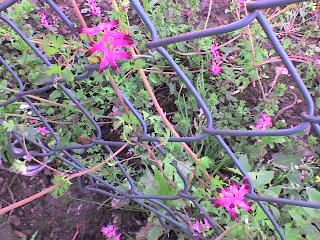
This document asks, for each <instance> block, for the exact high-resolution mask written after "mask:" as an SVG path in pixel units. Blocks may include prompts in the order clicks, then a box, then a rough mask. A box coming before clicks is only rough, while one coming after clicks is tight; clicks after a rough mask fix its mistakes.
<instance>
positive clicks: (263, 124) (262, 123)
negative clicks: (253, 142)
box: [256, 113, 272, 130]
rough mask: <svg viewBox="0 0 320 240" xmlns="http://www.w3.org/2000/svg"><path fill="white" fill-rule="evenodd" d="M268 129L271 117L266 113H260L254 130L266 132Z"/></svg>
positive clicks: (270, 124)
mask: <svg viewBox="0 0 320 240" xmlns="http://www.w3.org/2000/svg"><path fill="white" fill-rule="evenodd" d="M268 127H272V117H271V116H268V114H266V113H262V116H261V118H260V119H259V122H258V123H257V124H256V128H257V129H259V130H266V129H267V128H268Z"/></svg>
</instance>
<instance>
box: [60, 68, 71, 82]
mask: <svg viewBox="0 0 320 240" xmlns="http://www.w3.org/2000/svg"><path fill="white" fill-rule="evenodd" d="M62 77H63V78H66V79H67V81H68V82H72V81H73V80H74V75H73V73H72V72H71V70H70V69H69V68H65V69H63V70H62Z"/></svg>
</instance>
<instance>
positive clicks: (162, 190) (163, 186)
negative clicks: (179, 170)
mask: <svg viewBox="0 0 320 240" xmlns="http://www.w3.org/2000/svg"><path fill="white" fill-rule="evenodd" d="M153 171H154V177H153V179H154V182H155V183H156V185H157V190H156V193H157V194H159V195H175V194H176V193H177V192H178V190H177V189H173V188H171V187H170V186H169V184H168V182H167V180H166V178H165V177H164V176H163V175H162V173H161V172H160V171H159V170H158V169H157V168H154V169H153Z"/></svg>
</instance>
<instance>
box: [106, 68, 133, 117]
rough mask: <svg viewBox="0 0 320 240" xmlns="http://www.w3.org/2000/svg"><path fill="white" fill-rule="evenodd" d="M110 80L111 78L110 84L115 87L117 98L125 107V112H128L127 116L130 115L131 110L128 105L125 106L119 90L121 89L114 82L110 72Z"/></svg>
mask: <svg viewBox="0 0 320 240" xmlns="http://www.w3.org/2000/svg"><path fill="white" fill-rule="evenodd" d="M109 78H110V83H111V86H112V87H113V89H114V91H115V93H116V95H117V97H118V98H119V100H120V102H121V105H122V107H123V110H124V111H125V112H126V114H128V115H129V113H130V110H129V109H128V107H127V105H126V104H125V102H124V100H123V97H122V95H121V93H120V90H119V87H118V85H117V84H116V82H115V81H114V78H113V77H112V75H111V73H110V72H109Z"/></svg>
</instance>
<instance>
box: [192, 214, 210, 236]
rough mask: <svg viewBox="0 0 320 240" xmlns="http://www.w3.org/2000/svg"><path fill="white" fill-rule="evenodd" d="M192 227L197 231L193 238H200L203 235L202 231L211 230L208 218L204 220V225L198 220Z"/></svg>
mask: <svg viewBox="0 0 320 240" xmlns="http://www.w3.org/2000/svg"><path fill="white" fill-rule="evenodd" d="M190 227H191V228H192V229H194V230H195V232H194V233H193V236H198V235H199V234H202V229H204V228H205V229H208V230H209V229H210V224H209V222H208V220H207V219H206V218H204V223H203V222H202V221H201V220H200V221H199V219H196V221H195V223H193V224H191V225H190Z"/></svg>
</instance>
